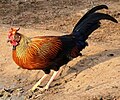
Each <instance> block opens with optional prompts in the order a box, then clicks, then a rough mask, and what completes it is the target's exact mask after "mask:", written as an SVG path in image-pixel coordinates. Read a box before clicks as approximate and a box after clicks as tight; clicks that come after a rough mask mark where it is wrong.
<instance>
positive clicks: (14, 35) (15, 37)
mask: <svg viewBox="0 0 120 100" xmlns="http://www.w3.org/2000/svg"><path fill="white" fill-rule="evenodd" d="M19 30H20V28H17V29H16V28H11V30H10V31H9V33H8V40H7V42H10V43H11V44H12V45H13V46H17V45H18V44H19V42H20V40H21V34H20V33H18V31H19Z"/></svg>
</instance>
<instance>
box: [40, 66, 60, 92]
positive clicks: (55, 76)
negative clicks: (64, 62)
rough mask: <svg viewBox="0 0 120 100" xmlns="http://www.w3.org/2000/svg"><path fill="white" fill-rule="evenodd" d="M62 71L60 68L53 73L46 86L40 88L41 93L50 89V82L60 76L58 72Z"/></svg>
mask: <svg viewBox="0 0 120 100" xmlns="http://www.w3.org/2000/svg"><path fill="white" fill-rule="evenodd" d="M61 71H62V68H61V69H60V70H58V71H54V73H53V75H52V77H51V78H50V80H49V82H48V83H47V85H46V86H45V87H44V88H41V91H44V90H47V89H49V87H50V84H51V83H52V81H53V80H54V79H55V78H57V77H58V75H59V74H60V72H61Z"/></svg>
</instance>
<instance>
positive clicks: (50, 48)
mask: <svg viewBox="0 0 120 100" xmlns="http://www.w3.org/2000/svg"><path fill="white" fill-rule="evenodd" d="M29 45H30V47H31V48H32V49H30V50H33V51H30V52H33V53H34V54H35V55H37V56H38V57H39V58H40V59H44V60H50V59H54V58H55V57H56V55H57V54H58V52H59V51H60V50H61V49H62V42H61V41H60V40H59V38H58V37H35V38H33V39H32V42H31V44H29Z"/></svg>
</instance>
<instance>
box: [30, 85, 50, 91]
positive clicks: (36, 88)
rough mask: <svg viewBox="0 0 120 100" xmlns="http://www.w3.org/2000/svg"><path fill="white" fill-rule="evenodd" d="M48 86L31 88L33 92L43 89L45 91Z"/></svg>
mask: <svg viewBox="0 0 120 100" xmlns="http://www.w3.org/2000/svg"><path fill="white" fill-rule="evenodd" d="M48 88H49V87H48V86H45V87H42V88H41V87H33V88H32V89H30V91H31V92H35V91H36V90H38V91H41V92H44V91H45V90H48Z"/></svg>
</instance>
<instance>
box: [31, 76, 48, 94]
mask: <svg viewBox="0 0 120 100" xmlns="http://www.w3.org/2000/svg"><path fill="white" fill-rule="evenodd" d="M47 76H48V74H44V75H43V77H42V78H41V79H40V80H39V81H38V82H37V83H36V84H35V85H34V86H33V87H32V89H31V90H32V92H34V91H35V90H36V89H37V87H38V85H40V84H41V83H42V82H43V81H44V80H45V79H46V77H47Z"/></svg>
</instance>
